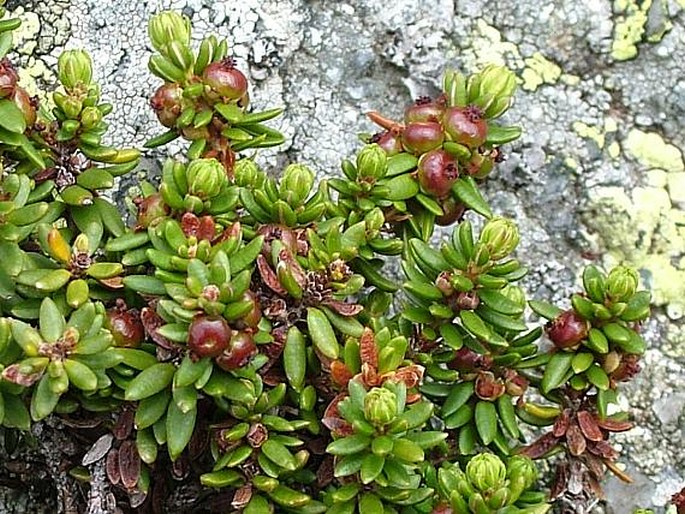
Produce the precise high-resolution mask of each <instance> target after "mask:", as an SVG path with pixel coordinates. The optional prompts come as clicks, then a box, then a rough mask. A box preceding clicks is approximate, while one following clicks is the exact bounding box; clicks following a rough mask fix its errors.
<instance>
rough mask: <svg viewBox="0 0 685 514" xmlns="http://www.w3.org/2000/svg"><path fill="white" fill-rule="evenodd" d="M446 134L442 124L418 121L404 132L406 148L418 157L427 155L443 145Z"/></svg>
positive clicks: (403, 142) (403, 141) (403, 140)
mask: <svg viewBox="0 0 685 514" xmlns="http://www.w3.org/2000/svg"><path fill="white" fill-rule="evenodd" d="M444 140H445V134H444V132H443V131H442V126H441V125H440V123H436V122H434V121H417V122H414V123H410V124H409V125H407V126H406V127H405V129H404V131H403V132H402V144H403V145H404V148H405V149H406V150H407V151H409V152H411V153H413V154H416V155H420V154H423V153H426V152H428V151H430V150H432V149H434V148H437V147H439V146H441V145H442V143H443V141H444Z"/></svg>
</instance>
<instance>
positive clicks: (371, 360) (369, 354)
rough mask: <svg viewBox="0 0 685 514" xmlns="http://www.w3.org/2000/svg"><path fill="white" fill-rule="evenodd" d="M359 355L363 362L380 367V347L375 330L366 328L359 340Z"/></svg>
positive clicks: (373, 366)
mask: <svg viewBox="0 0 685 514" xmlns="http://www.w3.org/2000/svg"><path fill="white" fill-rule="evenodd" d="M359 356H360V357H361V361H362V363H366V364H368V365H369V366H371V367H372V368H374V369H378V347H377V346H376V338H375V336H374V334H373V330H371V329H370V328H365V329H364V333H363V334H362V337H361V339H360V340H359Z"/></svg>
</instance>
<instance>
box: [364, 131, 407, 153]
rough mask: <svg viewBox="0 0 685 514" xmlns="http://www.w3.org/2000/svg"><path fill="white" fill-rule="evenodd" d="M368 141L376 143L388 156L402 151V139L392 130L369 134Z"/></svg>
mask: <svg viewBox="0 0 685 514" xmlns="http://www.w3.org/2000/svg"><path fill="white" fill-rule="evenodd" d="M369 143H376V144H377V145H378V146H380V147H381V148H382V149H383V150H385V153H386V154H388V156H391V155H395V154H398V153H400V152H401V151H402V141H400V139H399V138H398V137H397V135H395V134H394V133H393V132H392V131H390V130H386V131H385V132H378V133H377V134H374V135H373V136H371V139H369Z"/></svg>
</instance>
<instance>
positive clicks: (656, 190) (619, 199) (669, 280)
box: [584, 172, 685, 318]
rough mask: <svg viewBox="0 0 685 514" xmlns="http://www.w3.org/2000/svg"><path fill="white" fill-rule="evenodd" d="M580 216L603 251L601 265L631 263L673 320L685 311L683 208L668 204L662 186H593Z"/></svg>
mask: <svg viewBox="0 0 685 514" xmlns="http://www.w3.org/2000/svg"><path fill="white" fill-rule="evenodd" d="M652 180H653V181H654V182H655V183H658V184H663V175H662V174H661V173H658V172H657V173H652V174H651V177H650V181H652ZM584 220H585V223H586V224H587V225H588V227H590V228H591V229H593V230H594V231H596V233H597V234H598V236H599V238H600V239H601V246H603V247H604V248H605V249H606V253H605V256H604V265H605V266H606V267H611V266H613V265H615V264H618V263H625V264H629V265H631V266H634V267H636V268H637V269H639V270H640V272H641V276H642V277H643V279H644V281H645V284H644V285H645V286H646V287H648V288H649V289H651V290H652V293H653V303H654V304H655V305H659V306H667V313H668V314H669V316H671V317H673V318H680V317H682V316H683V315H684V314H685V259H683V258H682V256H683V255H685V211H683V210H681V209H678V208H675V207H673V205H672V198H671V197H670V196H669V193H668V191H667V190H666V189H665V188H664V187H663V185H661V186H660V187H654V186H652V185H650V186H646V187H637V188H635V189H634V190H633V191H632V192H631V193H630V196H629V194H627V193H626V192H625V191H624V190H623V188H621V187H601V188H597V189H595V190H593V191H591V193H590V201H589V206H588V210H587V211H586V212H585V214H584Z"/></svg>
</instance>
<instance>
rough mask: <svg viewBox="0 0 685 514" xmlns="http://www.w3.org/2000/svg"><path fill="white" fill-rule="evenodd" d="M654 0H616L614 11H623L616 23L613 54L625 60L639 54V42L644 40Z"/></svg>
mask: <svg viewBox="0 0 685 514" xmlns="http://www.w3.org/2000/svg"><path fill="white" fill-rule="evenodd" d="M651 5H652V0H644V1H643V2H637V1H635V0H615V1H614V11H615V12H618V13H621V15H620V16H619V17H618V19H617V21H616V23H615V25H614V41H613V43H612V45H611V56H612V57H613V58H614V59H616V60H617V61H625V60H628V59H632V58H633V57H635V56H637V44H638V43H639V42H640V41H642V37H643V36H644V33H645V24H646V23H647V13H648V12H649V8H650V7H651Z"/></svg>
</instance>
